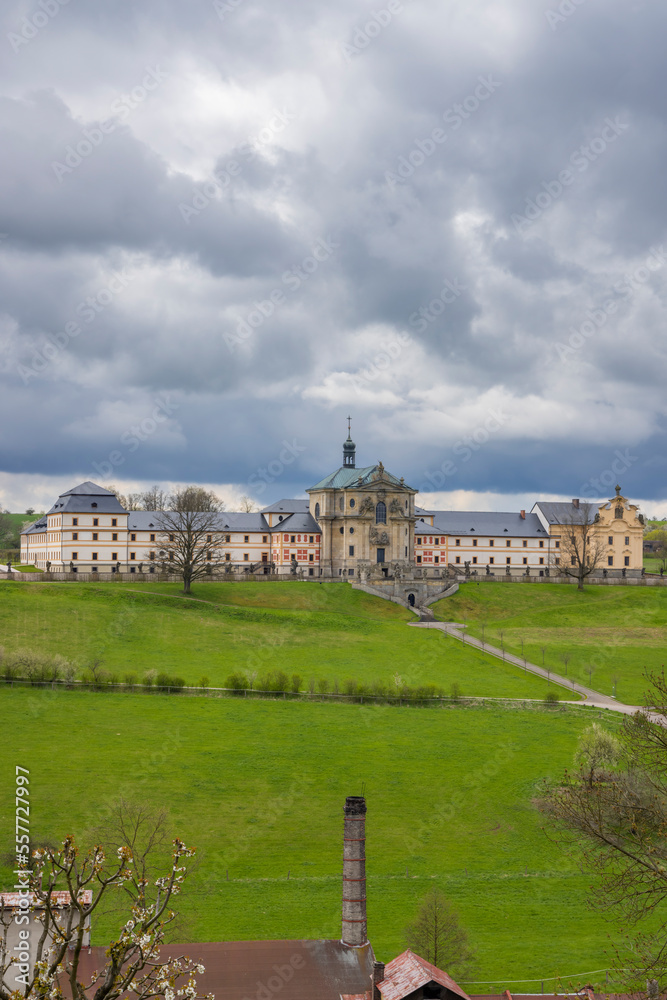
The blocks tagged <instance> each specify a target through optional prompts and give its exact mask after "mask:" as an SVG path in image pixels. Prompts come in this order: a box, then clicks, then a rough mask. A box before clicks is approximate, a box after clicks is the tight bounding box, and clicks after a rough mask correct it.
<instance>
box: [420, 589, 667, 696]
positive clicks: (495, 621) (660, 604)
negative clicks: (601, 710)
mask: <svg viewBox="0 0 667 1000" xmlns="http://www.w3.org/2000/svg"><path fill="white" fill-rule="evenodd" d="M434 610H435V611H436V614H437V616H438V617H439V618H440V619H442V620H448V621H458V622H463V621H465V622H466V624H467V625H468V628H469V631H470V632H471V634H472V635H474V636H476V637H477V638H482V625H485V630H484V637H485V639H486V640H487V641H488V642H490V643H492V644H493V645H500V638H501V637H500V632H501V631H502V633H503V636H502V638H503V642H504V644H505V648H506V649H508V650H509V651H510V652H512V653H515V654H517V655H519V656H520V655H522V653H521V639H522V638H523V640H524V653H525V655H526V656H527V657H528V659H529V660H530V661H532V662H533V663H537V664H538V665H540V666H541V665H542V650H543V649H544V662H545V665H546V666H547V667H551V669H552V670H554V671H557V672H558V673H560V674H565V673H566V672H567V675H568V677H574V678H575V679H576V680H578V681H580V682H582V683H584V684H590V686H591V687H593V688H595V689H596V690H597V691H602V692H603V693H605V694H614V687H615V693H616V697H617V698H618V699H619V700H620V701H624V702H626V703H628V704H641V703H642V698H643V694H644V691H645V690H646V687H647V685H646V683H645V681H644V678H643V675H644V672H645V671H646V670H661V669H662V665H663V664H664V663H665V662H666V660H667V655H666V653H667V588H664V589H663V588H662V587H655V588H653V587H631V586H628V587H586V588H585V589H584V591H583V593H582V592H580V591H578V590H577V588H576V586H564V585H562V584H535V585H531V584H501V583H497V584H494V583H480V584H475V583H467V584H463V585H462V586H461V588H460V590H459V592H458V593H457V594H455V595H454V597H452V598H448V599H446V600H444V601H439V602H438V603H437V605H435V609H434ZM563 656H569V662H568V663H567V664H565V662H564V660H563ZM589 669H590V673H589Z"/></svg>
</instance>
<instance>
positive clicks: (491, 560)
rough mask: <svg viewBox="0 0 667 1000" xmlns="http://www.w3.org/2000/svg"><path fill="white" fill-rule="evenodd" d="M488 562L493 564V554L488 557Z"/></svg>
mask: <svg viewBox="0 0 667 1000" xmlns="http://www.w3.org/2000/svg"><path fill="white" fill-rule="evenodd" d="M489 562H490V563H491V565H492V566H493V562H494V559H493V556H491V558H490V559H489Z"/></svg>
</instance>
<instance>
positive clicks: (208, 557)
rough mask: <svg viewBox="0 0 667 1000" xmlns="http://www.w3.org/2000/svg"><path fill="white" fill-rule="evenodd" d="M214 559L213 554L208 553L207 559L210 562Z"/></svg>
mask: <svg viewBox="0 0 667 1000" xmlns="http://www.w3.org/2000/svg"><path fill="white" fill-rule="evenodd" d="M212 558H213V556H212V554H211V553H210V552H207V553H206V559H207V561H208V562H210V561H211V559H212ZM265 561H266V560H265Z"/></svg>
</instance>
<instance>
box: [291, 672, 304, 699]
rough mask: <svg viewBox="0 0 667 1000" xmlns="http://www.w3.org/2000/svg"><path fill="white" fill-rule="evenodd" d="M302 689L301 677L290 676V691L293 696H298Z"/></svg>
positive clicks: (299, 675) (298, 675)
mask: <svg viewBox="0 0 667 1000" xmlns="http://www.w3.org/2000/svg"><path fill="white" fill-rule="evenodd" d="M302 687H303V677H302V676H301V674H292V684H291V690H292V693H293V694H298V693H299V691H300V690H301V688H302Z"/></svg>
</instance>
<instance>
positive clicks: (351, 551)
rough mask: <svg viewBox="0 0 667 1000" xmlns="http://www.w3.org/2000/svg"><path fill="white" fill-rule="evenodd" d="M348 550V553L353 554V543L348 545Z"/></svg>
mask: <svg viewBox="0 0 667 1000" xmlns="http://www.w3.org/2000/svg"><path fill="white" fill-rule="evenodd" d="M349 551H350V555H351V556H353V555H354V545H350V546H349Z"/></svg>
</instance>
